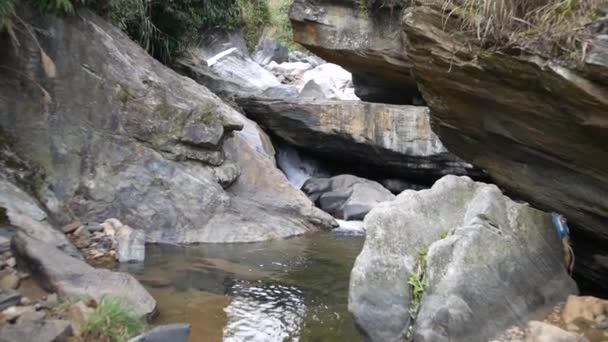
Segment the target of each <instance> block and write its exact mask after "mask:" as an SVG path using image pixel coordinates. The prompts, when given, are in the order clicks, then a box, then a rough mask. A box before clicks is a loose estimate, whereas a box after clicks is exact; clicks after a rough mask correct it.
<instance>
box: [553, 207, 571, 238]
mask: <svg viewBox="0 0 608 342" xmlns="http://www.w3.org/2000/svg"><path fill="white" fill-rule="evenodd" d="M561 217H562V216H561V215H560V214H558V213H551V220H552V221H553V225H554V226H555V231H556V232H557V237H558V238H559V239H560V240H563V239H564V238H565V237H566V236H569V235H570V228H568V224H567V223H566V222H565V220H564V222H562V220H561V219H560V218H561Z"/></svg>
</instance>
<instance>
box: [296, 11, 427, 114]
mask: <svg viewBox="0 0 608 342" xmlns="http://www.w3.org/2000/svg"><path fill="white" fill-rule="evenodd" d="M368 3H369V4H372V5H371V7H372V8H370V9H369V10H368V12H369V14H367V15H365V14H362V13H364V12H365V10H362V8H361V6H366V5H367V3H364V4H363V5H362V4H361V2H360V1H356V0H347V1H335V0H320V1H313V0H296V1H294V4H293V6H292V7H291V10H290V12H289V18H290V19H291V23H292V28H293V33H294V40H295V41H296V42H298V43H300V44H302V45H304V46H305V47H306V48H307V49H308V50H310V51H312V52H313V53H314V54H316V55H318V56H320V57H321V58H323V59H325V60H327V61H328V62H331V63H335V64H338V65H341V66H343V67H344V68H346V69H347V70H348V71H350V72H352V73H353V74H354V75H355V79H357V77H356V76H357V74H364V75H374V76H375V77H376V79H381V80H382V81H381V82H375V83H374V86H375V87H376V89H377V90H374V91H373V92H370V91H369V90H366V89H365V88H368V87H364V89H363V91H361V92H360V91H359V89H358V85H357V84H355V87H356V88H357V96H359V97H360V98H361V99H362V100H367V101H372V102H374V101H376V100H379V98H378V97H374V96H373V94H389V95H394V97H391V96H387V95H384V97H383V98H380V99H382V100H383V101H381V102H384V103H395V104H412V101H411V99H412V98H413V97H414V96H415V95H416V94H418V91H417V86H416V82H415V80H414V77H413V73H412V70H413V69H412V64H411V63H410V61H409V58H408V52H407V50H406V48H405V46H404V37H403V32H402V30H400V27H401V25H400V19H401V15H400V14H401V12H402V11H401V10H402V8H401V2H398V1H395V2H392V5H390V6H383V5H381V3H380V2H368ZM362 11H363V12H362ZM370 93H372V96H368V94H370Z"/></svg>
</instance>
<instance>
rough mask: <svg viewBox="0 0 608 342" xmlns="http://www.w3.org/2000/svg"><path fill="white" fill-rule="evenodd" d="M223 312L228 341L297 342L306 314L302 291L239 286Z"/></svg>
mask: <svg viewBox="0 0 608 342" xmlns="http://www.w3.org/2000/svg"><path fill="white" fill-rule="evenodd" d="M231 292H232V293H233V295H234V299H233V300H232V301H231V302H230V304H229V305H228V307H226V308H225V309H224V311H225V312H226V316H227V317H228V324H226V327H225V328H224V341H226V342H240V341H252V342H275V341H276V342H282V341H298V340H299V336H300V327H301V326H302V322H303V321H304V317H305V315H306V305H305V303H304V298H303V294H302V291H301V290H299V289H298V288H296V287H294V286H283V285H259V286H255V285H249V284H236V285H235V286H234V287H233V288H232V290H231Z"/></svg>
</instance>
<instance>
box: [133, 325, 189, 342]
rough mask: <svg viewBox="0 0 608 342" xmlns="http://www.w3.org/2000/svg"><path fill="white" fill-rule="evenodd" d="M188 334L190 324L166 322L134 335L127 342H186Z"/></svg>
mask: <svg viewBox="0 0 608 342" xmlns="http://www.w3.org/2000/svg"><path fill="white" fill-rule="evenodd" d="M189 335H190V324H167V325H161V326H158V327H156V328H154V329H152V330H150V331H148V332H145V333H143V334H141V335H139V336H136V337H134V338H132V339H130V340H129V342H165V341H169V340H170V341H172V342H188V336H189Z"/></svg>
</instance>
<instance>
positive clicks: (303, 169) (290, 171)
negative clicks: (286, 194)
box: [276, 144, 330, 189]
mask: <svg viewBox="0 0 608 342" xmlns="http://www.w3.org/2000/svg"><path fill="white" fill-rule="evenodd" d="M276 150H277V164H278V166H279V168H280V169H281V170H282V171H283V173H285V175H286V176H287V179H288V180H289V182H290V183H291V184H292V185H293V186H295V187H296V188H298V189H300V188H302V185H304V183H305V182H306V180H308V179H309V178H311V177H329V176H330V173H329V172H328V171H327V170H325V169H324V167H323V166H322V164H321V163H320V162H319V161H317V160H314V159H311V158H307V157H305V156H302V155H300V153H299V152H298V151H297V150H296V149H295V148H293V147H291V146H289V145H285V144H277V145H276Z"/></svg>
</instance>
